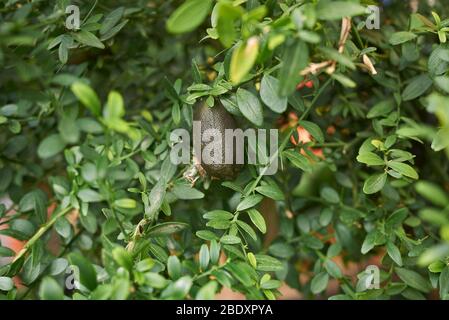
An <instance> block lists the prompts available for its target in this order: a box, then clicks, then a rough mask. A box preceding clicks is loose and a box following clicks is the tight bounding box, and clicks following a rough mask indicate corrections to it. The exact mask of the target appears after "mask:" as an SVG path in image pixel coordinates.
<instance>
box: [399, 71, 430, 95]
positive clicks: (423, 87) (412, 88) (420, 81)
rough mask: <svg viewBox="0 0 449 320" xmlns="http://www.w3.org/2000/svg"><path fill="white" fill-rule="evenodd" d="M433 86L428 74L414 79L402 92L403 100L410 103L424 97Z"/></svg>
mask: <svg viewBox="0 0 449 320" xmlns="http://www.w3.org/2000/svg"><path fill="white" fill-rule="evenodd" d="M431 85H432V79H431V78H430V77H429V76H428V75H427V74H422V75H420V76H417V77H415V78H413V79H412V80H411V81H410V83H409V84H408V85H407V87H406V88H405V89H404V91H403V92H402V99H403V100H404V101H410V100H413V99H416V98H418V97H420V96H421V95H423V94H424V93H425V92H426V91H427V89H429V88H430V86H431Z"/></svg>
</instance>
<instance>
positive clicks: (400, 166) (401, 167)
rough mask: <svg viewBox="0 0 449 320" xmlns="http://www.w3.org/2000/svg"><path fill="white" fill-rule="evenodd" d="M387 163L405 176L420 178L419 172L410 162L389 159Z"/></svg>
mask: <svg viewBox="0 0 449 320" xmlns="http://www.w3.org/2000/svg"><path fill="white" fill-rule="evenodd" d="M387 164H388V166H389V167H390V168H391V169H393V170H395V171H397V172H398V173H400V174H401V175H403V176H406V177H409V178H412V179H419V176H418V173H417V172H416V171H415V169H413V167H411V166H409V165H408V164H405V163H402V162H396V161H388V163H387Z"/></svg>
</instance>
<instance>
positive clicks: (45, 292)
mask: <svg viewBox="0 0 449 320" xmlns="http://www.w3.org/2000/svg"><path fill="white" fill-rule="evenodd" d="M39 296H40V298H41V299H42V300H63V299H64V291H63V290H62V288H61V287H60V286H59V284H58V283H57V282H56V280H55V279H53V278H50V277H45V278H44V279H43V280H42V282H41V285H40V287H39Z"/></svg>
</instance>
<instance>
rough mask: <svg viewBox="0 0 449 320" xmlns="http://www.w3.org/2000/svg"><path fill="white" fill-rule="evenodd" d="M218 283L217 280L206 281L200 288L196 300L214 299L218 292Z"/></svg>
mask: <svg viewBox="0 0 449 320" xmlns="http://www.w3.org/2000/svg"><path fill="white" fill-rule="evenodd" d="M217 288H218V284H217V282H216V281H211V282H208V283H206V284H205V285H204V286H202V287H201V288H200V290H198V293H197V294H196V297H195V299H196V300H214V299H215V295H216V294H217Z"/></svg>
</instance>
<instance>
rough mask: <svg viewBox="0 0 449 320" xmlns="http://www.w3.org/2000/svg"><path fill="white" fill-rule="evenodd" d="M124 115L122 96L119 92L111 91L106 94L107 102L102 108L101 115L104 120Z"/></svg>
mask: <svg viewBox="0 0 449 320" xmlns="http://www.w3.org/2000/svg"><path fill="white" fill-rule="evenodd" d="M124 115H125V107H124V102H123V98H122V96H121V94H120V93H118V92H116V91H111V92H110V93H109V95H108V102H107V103H106V107H105V108H104V110H103V117H104V118H105V119H106V120H111V119H119V118H122V117H123V116H124Z"/></svg>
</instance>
